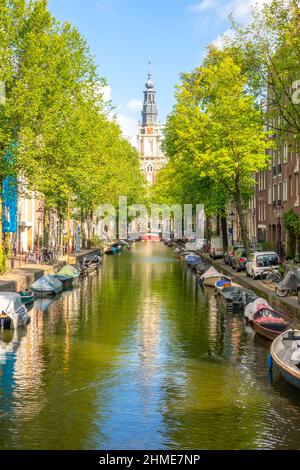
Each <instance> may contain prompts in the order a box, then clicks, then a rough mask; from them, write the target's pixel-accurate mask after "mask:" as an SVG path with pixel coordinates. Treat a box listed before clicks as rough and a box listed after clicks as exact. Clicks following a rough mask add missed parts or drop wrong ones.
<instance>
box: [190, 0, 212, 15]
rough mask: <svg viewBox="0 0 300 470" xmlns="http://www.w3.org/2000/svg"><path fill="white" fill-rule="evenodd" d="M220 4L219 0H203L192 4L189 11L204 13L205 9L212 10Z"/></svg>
mask: <svg viewBox="0 0 300 470" xmlns="http://www.w3.org/2000/svg"><path fill="white" fill-rule="evenodd" d="M218 4H219V2H218V0H202V2H200V3H198V4H195V5H190V6H189V7H188V11H190V12H192V13H193V12H195V13H202V12H204V11H207V10H210V9H211V8H214V7H215V6H217V5H218Z"/></svg>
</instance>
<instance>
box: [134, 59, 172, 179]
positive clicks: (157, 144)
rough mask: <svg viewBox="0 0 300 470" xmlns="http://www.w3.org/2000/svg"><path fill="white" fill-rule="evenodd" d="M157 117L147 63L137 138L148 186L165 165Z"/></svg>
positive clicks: (154, 95) (154, 94)
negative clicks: (146, 75) (146, 77)
mask: <svg viewBox="0 0 300 470" xmlns="http://www.w3.org/2000/svg"><path fill="white" fill-rule="evenodd" d="M157 116H158V112H157V106H156V92H155V89H154V83H153V81H152V73H151V62H149V69H148V80H147V82H146V85H145V91H144V104H143V110H142V121H141V122H140V123H139V128H138V136H137V140H138V152H139V155H140V159H141V169H142V172H143V174H144V176H145V178H146V180H147V182H148V184H149V185H151V184H153V183H154V181H155V177H156V174H157V172H158V171H159V170H160V169H161V168H162V167H163V166H164V165H165V164H166V159H165V157H164V155H163V154H162V151H161V140H162V133H161V130H162V127H161V124H160V123H159V122H158V120H157Z"/></svg>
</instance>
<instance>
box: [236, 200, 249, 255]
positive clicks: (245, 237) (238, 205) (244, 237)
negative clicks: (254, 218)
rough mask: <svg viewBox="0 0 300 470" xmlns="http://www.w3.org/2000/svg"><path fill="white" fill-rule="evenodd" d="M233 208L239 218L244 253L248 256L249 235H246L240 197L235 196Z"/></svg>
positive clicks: (245, 224) (246, 230)
mask: <svg viewBox="0 0 300 470" xmlns="http://www.w3.org/2000/svg"><path fill="white" fill-rule="evenodd" d="M235 208H236V210H237V213H238V215H239V220H240V228H241V236H242V242H243V245H244V247H245V251H246V255H247V257H248V256H250V244H249V236H248V227H247V223H246V219H245V214H244V211H243V206H242V203H241V200H240V198H239V197H238V198H236V200H235Z"/></svg>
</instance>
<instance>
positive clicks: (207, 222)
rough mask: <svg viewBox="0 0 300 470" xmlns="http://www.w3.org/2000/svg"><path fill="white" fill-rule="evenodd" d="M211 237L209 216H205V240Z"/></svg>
mask: <svg viewBox="0 0 300 470" xmlns="http://www.w3.org/2000/svg"><path fill="white" fill-rule="evenodd" d="M210 239H211V229H210V218H209V217H207V218H206V240H207V241H209V240H210Z"/></svg>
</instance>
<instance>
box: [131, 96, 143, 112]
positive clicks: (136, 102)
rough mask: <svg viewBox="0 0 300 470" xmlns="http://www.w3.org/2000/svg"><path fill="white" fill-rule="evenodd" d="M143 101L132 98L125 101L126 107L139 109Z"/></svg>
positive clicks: (134, 109)
mask: <svg viewBox="0 0 300 470" xmlns="http://www.w3.org/2000/svg"><path fill="white" fill-rule="evenodd" d="M142 107H143V103H142V101H140V100H136V99H132V100H130V101H128V103H127V109H129V110H130V111H141V109H142Z"/></svg>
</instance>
